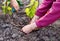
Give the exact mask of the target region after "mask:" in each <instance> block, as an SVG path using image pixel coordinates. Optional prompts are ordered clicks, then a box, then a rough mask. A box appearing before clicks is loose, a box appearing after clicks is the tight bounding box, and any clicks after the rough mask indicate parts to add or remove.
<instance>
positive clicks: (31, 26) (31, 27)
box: [22, 23, 37, 34]
mask: <svg viewBox="0 0 60 41" xmlns="http://www.w3.org/2000/svg"><path fill="white" fill-rule="evenodd" d="M36 28H37V26H36V24H35V23H31V24H29V25H26V26H24V27H23V28H22V31H23V32H24V33H26V34H28V33H30V32H32V31H33V30H35V29H36Z"/></svg>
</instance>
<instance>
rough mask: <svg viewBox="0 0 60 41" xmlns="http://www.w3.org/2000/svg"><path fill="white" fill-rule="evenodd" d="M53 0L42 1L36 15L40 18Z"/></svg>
mask: <svg viewBox="0 0 60 41" xmlns="http://www.w3.org/2000/svg"><path fill="white" fill-rule="evenodd" d="M53 1H55V0H44V1H43V2H42V4H41V5H40V6H39V7H38V8H37V11H36V15H37V16H39V17H42V16H43V15H44V14H45V13H46V12H47V11H48V10H49V9H50V7H51V5H52V3H53Z"/></svg>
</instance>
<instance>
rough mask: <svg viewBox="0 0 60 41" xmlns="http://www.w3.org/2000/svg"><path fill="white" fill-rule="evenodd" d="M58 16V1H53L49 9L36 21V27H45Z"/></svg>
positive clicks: (59, 4) (59, 10) (59, 7)
mask: <svg viewBox="0 0 60 41" xmlns="http://www.w3.org/2000/svg"><path fill="white" fill-rule="evenodd" d="M59 18H60V2H54V3H53V5H52V8H51V9H50V11H49V12H48V13H47V14H45V15H44V16H43V17H42V18H40V19H39V20H38V21H36V25H37V26H38V27H45V26H47V25H49V24H51V23H53V22H55V21H56V20H57V19H59Z"/></svg>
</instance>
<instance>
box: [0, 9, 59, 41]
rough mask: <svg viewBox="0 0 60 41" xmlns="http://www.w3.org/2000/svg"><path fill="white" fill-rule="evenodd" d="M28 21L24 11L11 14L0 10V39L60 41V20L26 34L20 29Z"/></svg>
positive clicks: (6, 40)
mask: <svg viewBox="0 0 60 41" xmlns="http://www.w3.org/2000/svg"><path fill="white" fill-rule="evenodd" d="M0 11H1V10H0ZM29 22H30V18H28V17H27V16H26V15H25V13H24V12H21V13H14V14H13V15H12V16H9V15H3V14H2V13H1V12H0V41H60V20H58V21H56V22H55V23H53V24H52V25H50V26H47V27H46V28H41V29H39V30H38V31H33V32H32V33H30V34H27V35H26V34H24V33H23V32H21V31H20V30H21V28H22V27H23V26H25V25H27V24H28V23H29Z"/></svg>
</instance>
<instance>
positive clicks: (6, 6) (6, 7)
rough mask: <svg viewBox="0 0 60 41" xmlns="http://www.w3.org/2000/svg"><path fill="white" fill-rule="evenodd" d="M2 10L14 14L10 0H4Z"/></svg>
mask: <svg viewBox="0 0 60 41" xmlns="http://www.w3.org/2000/svg"><path fill="white" fill-rule="evenodd" d="M2 10H3V13H4V14H9V15H12V8H11V6H10V0H4V2H3V6H2Z"/></svg>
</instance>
